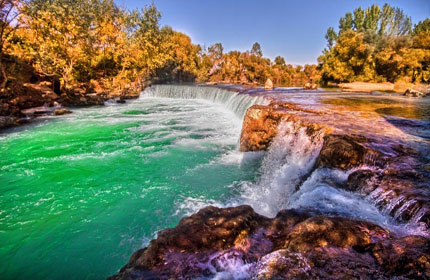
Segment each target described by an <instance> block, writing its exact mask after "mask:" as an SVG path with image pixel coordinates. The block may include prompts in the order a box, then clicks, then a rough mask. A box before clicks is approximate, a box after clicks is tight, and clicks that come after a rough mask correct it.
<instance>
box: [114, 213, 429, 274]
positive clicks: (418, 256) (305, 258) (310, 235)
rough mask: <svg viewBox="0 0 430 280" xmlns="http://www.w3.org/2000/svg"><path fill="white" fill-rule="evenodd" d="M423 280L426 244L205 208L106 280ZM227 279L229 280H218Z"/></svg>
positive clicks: (291, 218)
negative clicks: (235, 279)
mask: <svg viewBox="0 0 430 280" xmlns="http://www.w3.org/2000/svg"><path fill="white" fill-rule="evenodd" d="M227 271H230V272H232V273H235V274H236V275H237V274H238V273H242V276H244V277H247V278H248V277H249V278H253V279H352V278H354V279H393V278H396V279H409V278H410V279H430V240H429V239H427V238H425V237H422V236H408V237H398V236H395V235H394V234H392V233H390V232H388V231H386V230H384V229H382V228H381V227H379V226H377V225H374V224H371V223H368V222H364V221H356V220H350V219H346V218H339V217H327V216H320V215H317V214H312V213H304V212H300V211H296V210H283V211H281V212H279V213H278V215H277V216H276V217H275V218H273V219H269V218H267V217H264V216H261V215H258V214H257V213H255V212H254V211H253V209H252V208H251V207H249V206H245V205H244V206H239V207H234V208H224V209H221V208H216V207H212V206H209V207H206V208H203V209H201V210H200V211H199V212H198V213H196V214H194V215H192V216H190V217H186V218H183V219H182V220H181V221H180V222H179V224H178V225H177V226H176V227H175V228H169V229H165V230H163V231H161V232H159V234H158V238H157V239H155V240H152V241H151V242H150V244H149V246H148V247H146V248H144V249H141V250H138V251H137V252H135V253H134V254H133V255H132V256H131V258H130V261H129V263H128V264H127V265H126V266H124V267H123V268H122V269H121V270H120V272H119V273H118V274H116V275H114V276H112V277H110V278H109V279H111V280H114V279H196V278H204V277H211V276H212V277H213V276H214V275H216V274H217V273H227ZM223 279H230V278H228V277H227V278H223Z"/></svg>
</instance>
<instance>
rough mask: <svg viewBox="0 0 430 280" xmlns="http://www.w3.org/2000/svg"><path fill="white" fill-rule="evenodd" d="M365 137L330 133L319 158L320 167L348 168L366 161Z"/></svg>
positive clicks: (325, 139)
mask: <svg viewBox="0 0 430 280" xmlns="http://www.w3.org/2000/svg"><path fill="white" fill-rule="evenodd" d="M364 141H365V138H363V137H360V136H354V135H343V134H329V135H326V136H325V137H324V144H323V147H322V149H321V152H320V154H319V156H318V159H317V164H316V165H317V166H318V167H322V166H324V167H329V168H338V169H343V170H348V169H351V168H353V167H357V166H359V165H361V164H363V163H364V160H365V155H366V148H365V146H364V145H363V142H364Z"/></svg>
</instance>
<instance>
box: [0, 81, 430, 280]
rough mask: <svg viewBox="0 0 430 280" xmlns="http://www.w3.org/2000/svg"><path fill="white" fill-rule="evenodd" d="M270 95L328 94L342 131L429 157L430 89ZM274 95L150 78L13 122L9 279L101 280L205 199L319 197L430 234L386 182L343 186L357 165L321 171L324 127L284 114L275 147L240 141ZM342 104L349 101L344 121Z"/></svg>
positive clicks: (266, 211)
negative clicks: (126, 96)
mask: <svg viewBox="0 0 430 280" xmlns="http://www.w3.org/2000/svg"><path fill="white" fill-rule="evenodd" d="M265 95H266V96H267V94H265ZM272 95H273V98H277V99H282V98H283V99H285V100H286V101H292V102H295V103H298V104H302V105H303V106H314V107H316V108H320V109H327V108H326V107H322V103H324V100H325V103H328V105H327V104H325V105H324V106H333V105H336V106H339V104H340V105H342V106H343V107H345V108H343V107H342V108H341V109H332V108H331V107H329V108H328V109H327V110H328V111H327V112H335V114H332V115H328V116H333V118H331V119H330V118H329V117H327V116H326V119H325V122H327V123H328V124H330V123H332V125H333V126H336V127H341V128H343V129H348V128H349V127H348V126H352V125H354V126H353V128H357V127H358V128H360V127H359V126H357V124H360V125H362V127H363V128H362V131H363V130H364V131H368V130H369V129H370V128H372V129H373V130H376V131H380V132H381V133H380V134H381V135H382V136H384V137H385V136H387V137H388V136H389V137H390V139H391V140H393V141H400V142H398V143H412V144H414V145H415V146H416V147H418V148H419V149H421V150H422V151H423V155H424V154H426V155H427V156H428V153H427V151H428V139H429V138H428V136H429V135H430V134H429V131H428V128H427V127H428V125H427V124H428V121H427V116H428V101H426V100H423V101H420V102H417V101H415V100H412V101H411V100H409V99H405V98H403V99H402V97H396V96H394V97H389V98H390V100H389V102H386V98H388V97H384V96H369V95H363V94H362V95H352V96H351V94H349V95H348V94H345V93H324V92H314V93H313V92H299V91H297V90H296V91H295V90H291V91H289V90H288V89H282V91H280V92H276V91H275V92H274V93H272ZM345 96H350V97H351V98H354V99H353V101H354V102H352V101H351V100H350V99H345V98H346V97H345ZM340 97H342V98H344V99H345V100H346V101H349V102H346V101H344V100H342V101H338V100H339V98H340ZM369 98H372V101H371V102H369V101H368V99H369ZM321 101H323V102H321ZM377 101H378V102H377ZM267 102H268V100H267V99H265V98H263V97H262V96H261V95H259V94H253V93H251V94H245V93H238V92H234V91H227V90H224V89H221V88H215V87H203V86H169V85H163V86H153V87H151V88H147V89H146V90H145V92H144V94H143V95H142V96H141V97H140V98H139V99H137V100H133V101H128V102H127V104H115V103H114V102H112V103H109V104H107V106H98V107H91V108H80V109H73V108H72V110H73V111H74V112H73V114H71V115H66V116H59V117H46V118H43V119H39V120H38V121H37V122H33V123H32V124H29V125H25V126H22V127H18V128H14V129H9V130H6V131H3V132H2V133H0V203H1V204H0V259H1V266H0V279H105V278H106V277H108V276H110V275H112V274H115V273H116V272H117V271H118V269H120V268H121V267H122V266H123V265H125V264H126V263H127V262H128V259H129V257H130V255H131V254H132V253H133V252H134V251H136V250H137V249H140V248H142V247H145V246H146V245H147V244H148V242H149V241H150V240H151V239H153V238H155V237H156V234H157V232H158V231H160V230H162V229H164V228H166V227H174V226H175V225H176V224H177V223H178V221H179V220H180V219H181V218H182V217H183V216H186V215H190V214H192V213H194V212H196V211H198V210H199V209H201V208H202V207H204V206H206V205H215V206H221V207H222V206H236V205H240V204H248V205H251V206H252V207H253V209H254V210H255V211H256V212H257V213H259V214H262V215H266V216H268V217H274V216H275V215H276V214H277V213H278V212H279V211H280V210H281V209H286V208H287V209H288V208H297V209H309V210H316V211H317V212H318V213H327V214H328V215H337V216H344V217H349V218H354V219H360V220H367V221H370V222H373V223H376V224H378V225H380V226H382V227H384V228H386V229H388V230H390V231H394V232H397V233H399V234H421V235H425V236H427V235H428V234H429V233H428V232H427V231H425V229H423V228H422V226H421V225H420V224H419V223H418V224H417V223H415V222H414V220H413V219H412V222H409V223H400V224H399V223H398V222H397V221H395V220H394V219H393V217H392V216H390V215H389V213H388V212H387V211H384V209H382V208H378V207H377V205H375V201H378V195H383V194H384V192H379V191H378V189H376V190H375V191H374V192H372V193H371V194H370V195H369V196H368V197H363V196H361V195H360V194H357V193H354V192H348V191H345V190H343V189H341V188H338V187H337V186H339V185H342V184H345V183H346V181H347V178H348V175H349V174H350V172H352V170H350V171H343V170H337V169H328V168H317V169H313V167H314V163H315V161H316V158H317V156H318V154H319V151H320V149H321V146H322V135H318V136H316V137H313V138H312V137H309V135H308V134H307V132H306V128H305V127H301V126H300V125H297V124H296V123H294V122H291V121H286V122H283V123H281V125H280V126H279V128H278V129H279V133H278V136H276V137H275V138H274V139H273V141H272V144H271V146H270V148H269V149H268V151H267V152H266V153H262V152H257V153H253V152H249V153H241V152H239V150H238V140H239V136H240V131H241V125H242V118H243V115H244V114H245V112H246V109H247V108H248V107H249V106H252V105H253V104H255V103H259V104H267ZM408 102H409V103H411V104H409V103H408ZM338 103H339V104H338ZM385 103H388V104H387V106H389V107H388V108H392V109H389V110H387V109H386V108H385V107H384V106H385V105H384V104H385ZM369 104H370V105H371V106H368V105H369ZM402 104H409V105H408V106H405V105H402ZM345 105H350V106H345ZM364 105H365V106H364ZM383 105H384V106H383ZM401 105H402V106H401ZM357 107H358V108H357ZM369 107H371V108H369ZM405 107H407V110H406V111H405V110H403V111H400V112H401V113H402V114H398V112H399V111H398V109H399V108H403V109H404V108H405ZM311 108H313V107H311ZM393 108H394V109H393ZM330 110H331V111H330ZM333 110H338V111H333ZM355 110H359V113H360V114H362V113H363V112H365V113H366V112H367V113H366V114H364V116H361V115H360V114H357V113H355ZM376 110H383V113H384V114H382V113H381V112H379V111H378V112H376V113H378V114H376V113H374V111H376ZM339 112H347V113H345V114H344V115H343V117H342V122H341V123H339V122H338V120H339V118H340V117H339V116H338V115H337V114H338V113H339ZM369 112H370V113H369ZM390 112H391V113H396V114H395V115H393V116H387V115H386V114H387V113H390ZM405 112H406V113H407V114H405ZM380 113H381V114H382V116H379V114H380ZM407 118H410V119H407ZM415 118H419V119H415ZM357 119H359V120H360V121H357ZM410 124H412V126H411V125H410ZM405 125H406V126H405ZM378 135H379V134H378ZM303 178H306V179H305V180H304V181H303ZM395 203H396V202H395V201H394V202H393V203H392V205H391V206H390V205H388V206H387V207H388V208H389V207H394V206H395ZM381 209H382V210H381ZM400 210H401V209H400ZM400 214H401V213H400ZM250 267H252V265H251V264H248V263H244V262H243V260H242V259H234V260H232V261H231V262H227V263H226V264H223V265H221V266H219V267H218V268H217V272H220V275H221V276H220V277H221V278H217V277H218V276H216V275H214V278H216V279H249V278H252V273H251V272H252V269H251V270H250ZM218 270H219V271H218ZM222 275H223V276H222ZM223 277H224V278H223Z"/></svg>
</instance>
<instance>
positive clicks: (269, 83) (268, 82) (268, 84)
mask: <svg viewBox="0 0 430 280" xmlns="http://www.w3.org/2000/svg"><path fill="white" fill-rule="evenodd" d="M264 89H266V90H272V89H273V82H272V80H271V79H267V80H266V83H265V84H264Z"/></svg>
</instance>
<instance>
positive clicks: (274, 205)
mask: <svg viewBox="0 0 430 280" xmlns="http://www.w3.org/2000/svg"><path fill="white" fill-rule="evenodd" d="M322 137H323V133H322V132H321V131H316V132H315V134H314V135H308V134H307V132H306V127H303V126H300V125H298V124H297V123H294V122H283V123H281V124H280V126H279V132H278V134H277V135H276V137H275V138H274V140H273V142H272V144H271V146H270V148H269V150H268V152H267V153H266V155H265V156H264V158H263V162H262V165H261V168H260V173H261V177H260V178H259V180H258V181H257V182H256V183H246V184H244V185H243V197H244V200H245V202H246V203H247V204H250V205H252V206H253V207H254V209H255V210H256V211H257V212H259V213H261V214H264V215H267V216H270V217H273V216H275V215H276V214H277V213H278V212H279V211H280V210H282V209H285V208H287V207H288V206H289V204H290V201H289V198H290V197H291V196H292V195H293V193H294V192H296V189H297V188H298V187H299V186H300V184H301V183H303V180H305V178H306V176H307V175H308V174H309V172H310V171H311V169H312V167H313V166H314V163H315V160H316V158H317V156H318V154H319V151H320V149H321V147H322Z"/></svg>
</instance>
